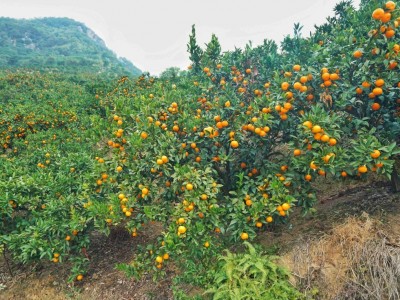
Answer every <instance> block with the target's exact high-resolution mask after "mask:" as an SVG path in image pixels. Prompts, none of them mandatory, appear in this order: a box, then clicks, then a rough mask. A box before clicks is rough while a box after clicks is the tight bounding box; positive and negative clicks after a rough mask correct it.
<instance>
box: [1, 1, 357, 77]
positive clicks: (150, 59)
mask: <svg viewBox="0 0 400 300" xmlns="http://www.w3.org/2000/svg"><path fill="white" fill-rule="evenodd" d="M339 2H340V1H339V0H302V1H298V0H292V1H276V0H240V1H239V0H196V1H194V0H170V1H167V0H147V1H146V0H141V1H136V0H114V1H110V0H0V16H3V17H12V18H36V17H69V18H72V19H75V20H77V21H80V22H83V23H85V24H86V25H87V26H88V27H89V28H91V29H92V30H93V31H94V32H96V33H97V35H99V36H100V37H101V38H102V39H103V40H104V41H105V43H106V44H107V46H108V47H109V48H110V49H111V50H113V51H114V52H115V53H116V54H117V55H118V56H123V57H126V58H128V59H129V60H130V61H132V62H133V63H134V64H135V65H136V66H137V67H139V68H140V69H141V70H143V71H150V73H152V74H155V75H157V74H159V73H160V72H162V71H163V70H165V69H166V68H167V67H171V66H176V67H180V68H186V67H187V66H188V65H189V59H188V54H187V52H186V50H187V46H186V44H187V42H188V39H189V34H190V32H191V26H192V24H196V34H197V40H198V43H199V44H200V45H201V46H203V45H204V43H207V42H208V41H209V40H210V38H211V34H212V33H215V34H216V35H217V37H218V38H219V41H220V43H221V47H222V50H223V51H226V50H233V49H234V47H235V46H236V47H243V46H245V45H246V43H247V42H248V41H249V40H251V41H252V42H253V45H257V44H259V43H261V42H262V41H263V40H264V39H265V38H268V39H273V40H275V41H277V42H278V43H279V42H280V41H282V39H283V37H284V36H285V35H287V34H291V33H292V31H293V24H294V23H296V22H300V23H301V24H302V25H304V29H303V35H305V36H307V35H308V34H309V32H310V30H313V28H314V24H317V25H318V24H322V23H323V22H324V21H325V19H326V17H328V16H332V15H333V8H334V6H335V5H336V4H337V3H339ZM353 3H354V5H355V7H356V8H358V5H359V3H360V0H353Z"/></svg>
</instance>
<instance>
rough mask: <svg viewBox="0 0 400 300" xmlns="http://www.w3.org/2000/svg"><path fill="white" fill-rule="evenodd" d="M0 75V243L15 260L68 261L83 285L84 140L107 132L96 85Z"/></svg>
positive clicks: (90, 223)
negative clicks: (0, 100) (94, 89)
mask: <svg viewBox="0 0 400 300" xmlns="http://www.w3.org/2000/svg"><path fill="white" fill-rule="evenodd" d="M0 77H1V80H0V82H1V84H2V89H1V90H0V95H1V98H2V99H3V100H4V103H3V106H2V109H1V112H0V128H1V129H0V139H2V149H1V150H0V152H1V156H0V160H1V165H2V172H1V174H0V217H1V222H0V244H2V245H3V246H4V247H5V249H6V251H7V253H10V254H11V256H12V258H13V259H14V260H16V261H17V262H22V263H30V262H33V261H38V260H45V261H46V260H47V261H50V262H51V263H54V264H58V263H62V262H71V263H72V264H71V265H72V267H71V277H70V279H71V280H82V279H83V274H84V273H85V270H86V268H87V266H88V262H89V259H88V254H87V249H88V247H89V244H90V239H89V234H90V232H91V231H93V230H94V229H95V222H94V220H96V216H94V215H92V214H91V211H90V210H89V209H88V208H89V207H90V206H92V205H95V204H96V201H98V199H94V198H91V196H90V195H91V194H92V193H93V191H92V186H91V185H89V184H86V183H83V182H95V181H96V180H97V175H98V174H95V173H94V169H95V164H94V162H95V159H94V157H92V155H93V154H92V153H93V151H92V147H93V146H94V145H92V144H91V142H90V139H93V138H94V137H96V136H100V135H99V132H100V131H102V130H104V129H105V128H106V127H105V126H104V127H102V119H101V114H102V110H101V109H100V108H99V106H98V105H97V102H98V100H97V99H96V98H95V96H94V95H93V87H94V86H95V85H96V84H97V83H96V84H93V83H92V82H93V81H92V80H94V79H93V78H88V77H83V78H82V82H83V84H82V85H76V84H75V83H74V82H73V81H72V80H71V79H70V78H68V76H67V75H64V74H58V73H57V74H52V75H51V76H49V75H45V74H43V73H40V72H30V71H17V72H2V73H1V74H0ZM74 79H75V80H79V77H78V76H76V77H75V78H74ZM92 122H93V123H95V124H96V127H91V126H90V125H91V123H92ZM104 125H106V124H104ZM99 229H100V230H101V228H99ZM99 229H97V230H99ZM105 229H107V228H105ZM79 275H80V276H79Z"/></svg>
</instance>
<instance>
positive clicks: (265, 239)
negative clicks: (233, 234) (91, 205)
mask: <svg viewBox="0 0 400 300" xmlns="http://www.w3.org/2000/svg"><path fill="white" fill-rule="evenodd" d="M319 188H320V189H321V193H320V194H321V195H323V196H321V197H320V199H319V200H318V204H317V206H316V208H317V213H315V214H313V215H308V216H306V217H302V216H301V215H300V212H295V213H293V214H292V215H291V219H290V222H289V224H288V225H284V226H280V227H279V228H277V229H276V230H275V231H274V232H263V233H261V234H260V237H259V238H258V242H259V243H260V244H262V245H263V246H264V247H266V248H271V247H272V248H273V247H276V249H278V250H277V252H278V253H285V252H287V251H288V250H289V249H292V248H293V247H295V246H296V245H297V244H298V243H301V242H302V241H304V240H305V239H307V238H309V237H317V236H322V235H324V234H325V233H327V232H329V231H330V230H332V228H334V227H335V226H336V225H338V224H341V223H343V222H344V221H345V220H346V219H347V218H348V217H350V216H360V215H362V213H363V212H366V213H367V214H368V215H370V216H373V217H374V218H375V219H377V220H379V221H380V222H381V223H382V226H384V227H385V228H387V230H388V232H393V233H397V234H398V232H400V225H399V224H398V223H399V222H398V220H399V217H400V194H399V193H398V194H395V193H393V192H392V191H391V187H390V185H389V184H387V183H385V182H383V181H377V182H372V183H360V182H358V183H355V184H354V185H352V184H349V183H347V184H345V185H343V184H339V185H335V186H327V187H325V186H324V185H323V184H322V185H321V186H320V187H319ZM154 232H155V230H154V229H151V230H147V231H144V234H143V235H142V236H140V237H138V238H136V239H132V238H131V237H130V236H129V235H128V234H126V233H124V232H123V231H118V230H117V231H115V232H114V233H113V234H112V235H110V236H109V237H108V238H105V237H103V236H93V237H92V239H93V242H92V246H91V251H90V252H89V255H90V256H91V258H92V262H91V267H90V269H89V272H88V274H89V276H87V277H86V278H85V280H84V281H83V282H82V283H80V284H75V285H73V284H67V283H66V278H67V277H68V266H64V265H62V264H60V265H55V264H50V263H42V264H40V265H31V266H29V267H26V266H25V267H23V266H20V265H15V264H13V266H12V268H13V272H14V277H12V278H11V276H10V275H9V273H8V271H7V268H6V265H5V263H4V260H0V299H1V300H3V299H4V300H5V299H7V300H8V299H13V300H21V299H32V300H33V299H38V300H39V299H40V300H46V299H51V300H61V299H62V300H64V299H83V300H85V299H110V300H113V299H118V300H123V299H135V300H147V299H172V298H173V296H172V291H171V288H170V286H171V280H172V278H173V274H171V273H170V274H168V276H167V277H166V278H165V279H164V280H161V281H158V282H157V283H155V282H153V281H152V279H151V278H149V277H146V278H144V279H142V280H140V281H136V280H134V279H127V278H126V277H125V275H124V274H123V273H122V272H120V271H117V270H115V264H116V263H121V262H129V261H130V260H131V259H132V257H133V253H134V251H135V249H136V247H137V245H138V244H144V243H146V242H148V241H150V240H152V239H153V238H154Z"/></svg>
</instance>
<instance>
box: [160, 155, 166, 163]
mask: <svg viewBox="0 0 400 300" xmlns="http://www.w3.org/2000/svg"><path fill="white" fill-rule="evenodd" d="M161 160H162V161H163V163H167V162H168V157H166V156H165V155H163V156H162V157H161Z"/></svg>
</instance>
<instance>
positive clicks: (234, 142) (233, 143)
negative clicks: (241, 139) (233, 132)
mask: <svg viewBox="0 0 400 300" xmlns="http://www.w3.org/2000/svg"><path fill="white" fill-rule="evenodd" d="M231 147H232V148H234V149H236V148H237V147H239V143H238V142H237V141H232V142H231Z"/></svg>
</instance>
